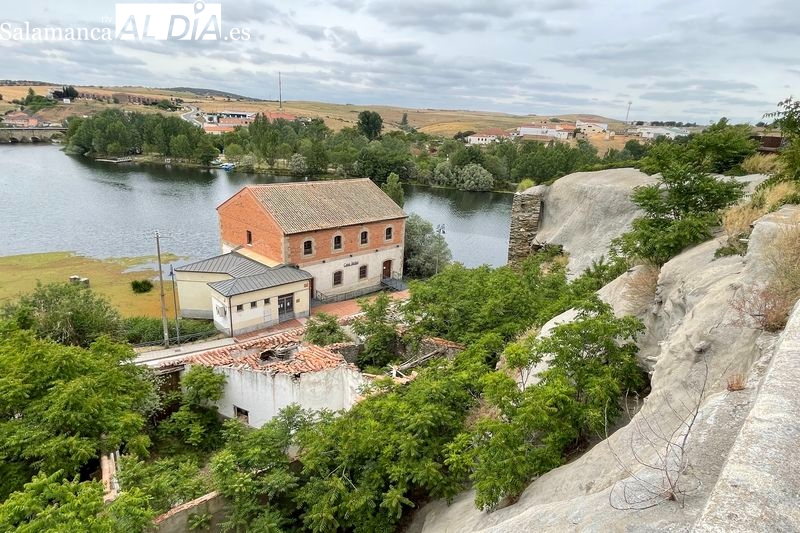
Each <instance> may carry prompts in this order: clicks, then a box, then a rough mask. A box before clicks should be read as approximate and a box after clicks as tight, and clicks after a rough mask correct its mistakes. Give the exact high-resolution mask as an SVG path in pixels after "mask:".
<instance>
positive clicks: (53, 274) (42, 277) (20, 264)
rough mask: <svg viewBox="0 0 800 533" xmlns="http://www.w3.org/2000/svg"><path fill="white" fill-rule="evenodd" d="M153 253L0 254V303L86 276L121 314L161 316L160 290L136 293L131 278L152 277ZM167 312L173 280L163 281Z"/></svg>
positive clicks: (171, 310)
mask: <svg viewBox="0 0 800 533" xmlns="http://www.w3.org/2000/svg"><path fill="white" fill-rule="evenodd" d="M162 259H163V260H164V261H165V262H173V261H175V260H177V259H178V258H177V256H175V255H171V254H162ZM155 261H156V258H155V257H126V258H112V259H95V258H91V257H85V256H82V255H77V254H74V253H70V252H48V253H42V254H25V255H12V256H6V257H0V305H2V304H3V303H8V302H11V301H13V300H15V299H17V298H18V297H19V296H20V295H22V294H25V293H28V292H30V291H32V290H33V289H35V288H36V284H37V282H41V283H42V284H48V283H61V282H65V281H67V280H68V279H69V277H70V276H73V275H78V276H81V277H84V278H88V279H89V284H90V286H91V287H92V290H93V291H94V292H95V293H97V294H99V295H101V296H103V297H105V298H106V299H108V300H109V301H111V302H113V305H114V307H115V308H116V309H117V310H119V312H120V314H121V315H122V316H123V317H131V316H148V317H160V316H161V303H160V300H159V291H158V289H157V288H156V290H154V291H151V292H148V293H144V294H136V293H134V292H133V291H132V290H131V285H130V284H131V282H132V281H134V280H139V279H142V278H144V277H148V278H149V279H153V277H155V276H156V275H157V271H156V270H155V269H154V268H153V264H154V263H155ZM164 292H165V294H166V304H167V315H168V316H174V313H175V310H174V305H173V304H174V299H173V295H172V283H169V282H167V283H165V284H164Z"/></svg>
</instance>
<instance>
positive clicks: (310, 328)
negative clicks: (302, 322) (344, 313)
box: [303, 313, 350, 346]
mask: <svg viewBox="0 0 800 533" xmlns="http://www.w3.org/2000/svg"><path fill="white" fill-rule="evenodd" d="M303 340H305V341H306V342H309V343H311V344H316V345H318V346H328V345H330V344H336V343H339V342H349V341H350V337H348V336H347V333H345V331H344V329H342V326H340V325H339V322H338V321H337V319H336V317H335V316H333V315H329V314H327V313H317V314H316V315H314V316H312V317H311V318H309V319H308V322H307V323H306V333H305V335H304V336H303Z"/></svg>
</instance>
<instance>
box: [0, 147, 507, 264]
mask: <svg viewBox="0 0 800 533" xmlns="http://www.w3.org/2000/svg"><path fill="white" fill-rule="evenodd" d="M290 181H295V178H292V177H290V176H268V175H263V174H241V173H228V172H225V171H222V170H200V169H182V168H176V167H162V166H159V165H149V166H139V165H131V164H119V165H117V164H113V163H98V162H92V161H89V160H86V159H84V158H81V157H72V156H66V155H64V154H63V153H62V152H61V151H60V150H59V148H58V147H56V146H23V145H2V146H0V190H2V191H3V193H4V197H5V205H4V207H3V209H2V210H0V224H2V227H3V228H4V230H5V231H4V238H3V239H2V240H0V255H14V254H23V253H36V252H48V251H67V250H69V251H75V252H78V253H81V254H85V255H89V256H93V257H100V258H104V257H123V256H141V255H153V253H154V251H155V250H154V248H155V244H154V241H153V237H152V235H153V230H154V229H158V230H159V231H161V232H162V233H163V235H164V241H163V246H164V250H165V251H168V252H171V253H174V254H176V255H179V256H183V257H186V258H187V259H188V260H196V259H200V258H203V257H208V256H210V255H214V254H217V253H219V235H218V232H219V226H218V222H217V213H216V207H217V206H218V205H219V204H221V203H222V202H223V201H225V200H226V199H227V198H229V197H230V196H231V195H232V194H234V193H236V192H237V191H238V190H240V189H241V188H242V187H244V186H245V185H249V184H252V183H285V182H290ZM511 201H512V195H509V194H494V193H469V192H463V191H454V190H448V189H432V188H426V187H415V186H409V187H407V188H406V204H405V207H404V209H405V210H406V212H408V213H417V214H419V215H421V216H422V217H424V218H426V219H428V220H430V222H431V223H432V224H433V225H434V226H437V225H439V224H444V225H445V228H446V234H445V238H446V239H447V242H448V244H449V245H450V247H451V249H452V251H453V256H454V258H455V259H456V260H458V261H461V262H463V263H464V264H466V265H468V266H475V265H479V264H483V263H488V264H492V265H502V264H505V261H506V249H507V243H508V225H509V217H510V211H511Z"/></svg>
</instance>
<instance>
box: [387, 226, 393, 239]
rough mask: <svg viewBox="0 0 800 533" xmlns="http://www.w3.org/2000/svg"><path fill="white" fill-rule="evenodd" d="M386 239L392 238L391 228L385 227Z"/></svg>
mask: <svg viewBox="0 0 800 533" xmlns="http://www.w3.org/2000/svg"><path fill="white" fill-rule="evenodd" d="M386 240H387V241H391V240H392V228H386Z"/></svg>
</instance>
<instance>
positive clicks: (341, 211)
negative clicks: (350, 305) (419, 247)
mask: <svg viewBox="0 0 800 533" xmlns="http://www.w3.org/2000/svg"><path fill="white" fill-rule="evenodd" d="M217 212H218V214H219V223H220V236H221V240H222V251H223V253H228V252H231V251H234V250H236V251H237V252H238V253H241V254H243V255H246V256H248V257H250V258H252V259H255V260H256V261H259V262H262V263H264V264H268V265H277V264H291V265H297V266H298V267H299V268H301V269H303V270H305V271H307V272H309V273H310V274H311V275H312V276H313V282H312V292H311V294H312V295H314V297H316V298H318V299H323V300H324V299H328V298H329V297H332V296H339V295H343V294H347V293H350V294H353V293H362V294H363V293H366V292H369V291H370V290H374V289H376V288H378V287H380V285H381V281H382V280H384V279H386V278H396V279H398V278H402V275H403V251H404V237H405V219H406V214H405V213H404V212H403V210H402V209H400V207H398V206H397V204H395V203H394V201H393V200H392V199H391V198H389V197H388V196H387V195H386V194H385V193H384V192H383V191H382V190H381V189H380V188H379V187H378V186H377V185H375V184H374V183H373V182H372V181H371V180H369V179H354V180H335V181H315V182H302V183H279V184H272V185H251V186H247V187H245V188H243V189H242V190H241V191H239V192H238V193H236V194H235V195H234V196H233V197H231V198H230V199H228V200H227V201H226V202H224V203H223V204H222V205H220V206H219V207H218V208H217Z"/></svg>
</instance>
